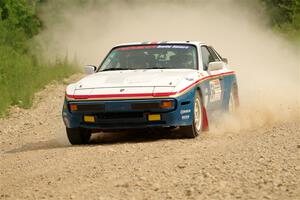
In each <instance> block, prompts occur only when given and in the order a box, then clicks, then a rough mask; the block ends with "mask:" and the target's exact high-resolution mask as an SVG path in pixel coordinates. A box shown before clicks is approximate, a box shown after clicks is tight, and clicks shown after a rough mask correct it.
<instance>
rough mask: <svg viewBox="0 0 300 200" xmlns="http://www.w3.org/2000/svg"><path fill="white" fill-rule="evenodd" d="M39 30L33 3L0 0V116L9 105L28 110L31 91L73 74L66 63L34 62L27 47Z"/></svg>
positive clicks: (73, 69)
mask: <svg viewBox="0 0 300 200" xmlns="http://www.w3.org/2000/svg"><path fill="white" fill-rule="evenodd" d="M40 29H41V22H40V20H39V19H38V17H37V15H36V1H33V0H31V1H29V0H0V116H1V115H3V114H4V113H5V111H6V109H7V108H8V107H9V106H11V105H18V106H20V107H24V108H28V107H30V105H31V104H32V98H33V95H34V93H35V92H37V91H38V90H40V89H41V88H43V87H44V86H45V85H46V84H48V83H49V82H51V81H52V80H62V79H63V78H64V77H67V76H69V75H71V74H72V73H74V72H75V71H76V68H74V67H73V66H72V65H71V64H70V63H68V62H67V61H66V60H64V61H57V62H56V63H54V64H48V63H39V62H37V56H38V55H33V54H31V53H30V49H29V46H30V43H31V38H32V37H34V36H35V35H36V34H37V33H38V32H39V30H40ZM34 45H37V44H34Z"/></svg>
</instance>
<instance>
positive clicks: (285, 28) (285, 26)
mask: <svg viewBox="0 0 300 200" xmlns="http://www.w3.org/2000/svg"><path fill="white" fill-rule="evenodd" d="M261 1H262V2H263V5H264V8H265V10H266V11H267V12H268V13H269V15H270V19H271V24H272V26H273V27H274V28H275V30H276V31H278V32H281V33H283V34H284V35H285V36H286V37H288V38H289V39H291V40H295V41H298V42H299V44H300V0H261Z"/></svg>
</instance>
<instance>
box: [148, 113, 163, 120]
mask: <svg viewBox="0 0 300 200" xmlns="http://www.w3.org/2000/svg"><path fill="white" fill-rule="evenodd" d="M148 120H149V121H160V120H161V117H160V115H159V114H152V115H148Z"/></svg>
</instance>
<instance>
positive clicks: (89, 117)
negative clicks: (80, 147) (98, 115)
mask: <svg viewBox="0 0 300 200" xmlns="http://www.w3.org/2000/svg"><path fill="white" fill-rule="evenodd" d="M83 120H84V121H85V122H90V123H94V122H95V117H94V116H90V115H85V116H84V117H83Z"/></svg>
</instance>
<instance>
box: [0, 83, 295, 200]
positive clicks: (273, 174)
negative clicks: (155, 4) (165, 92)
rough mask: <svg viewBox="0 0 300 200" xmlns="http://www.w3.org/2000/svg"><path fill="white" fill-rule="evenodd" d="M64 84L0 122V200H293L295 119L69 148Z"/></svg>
mask: <svg viewBox="0 0 300 200" xmlns="http://www.w3.org/2000/svg"><path fill="white" fill-rule="evenodd" d="M65 86H66V85H64V84H58V83H54V84H51V85H49V86H47V87H46V88H45V89H44V90H43V91H41V92H40V93H38V94H37V95H36V98H35V102H34V106H33V107H32V108H31V109H29V110H23V109H18V108H13V109H12V111H11V113H12V114H11V115H10V116H9V117H7V119H1V120H0V136H1V140H0V155H1V158H0V199H295V200H296V199H300V126H299V120H298V119H296V120H295V121H291V122H282V123H276V124H270V125H268V126H264V127H259V128H253V129H251V130H243V131H240V132H238V133H231V132H226V133H218V131H213V132H205V133H203V134H202V135H201V136H200V137H198V138H196V139H182V138H179V137H178V136H176V135H172V134H169V135H166V134H165V133H157V132H147V133H144V132H122V133H99V134H97V135H95V136H93V138H92V141H91V142H92V143H91V144H90V145H84V146H71V145H70V144H69V143H68V142H67V139H66V136H65V132H64V126H63V123H62V120H61V106H62V102H63V98H64V89H65Z"/></svg>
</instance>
